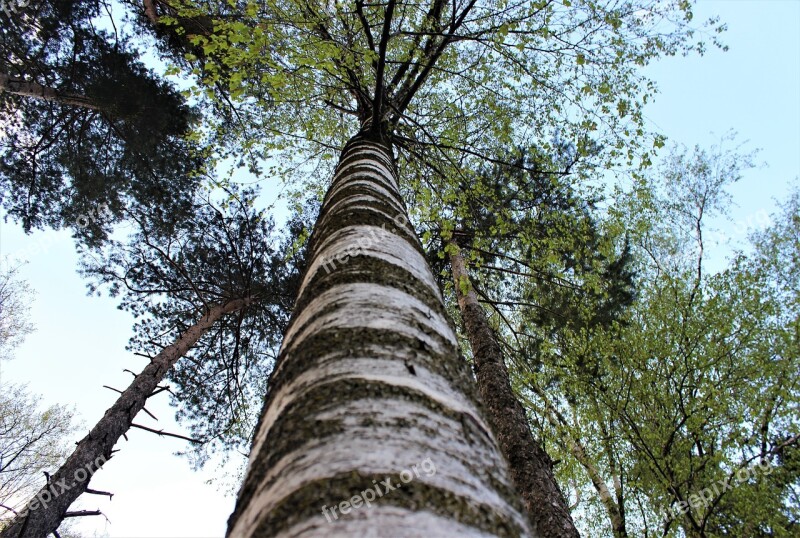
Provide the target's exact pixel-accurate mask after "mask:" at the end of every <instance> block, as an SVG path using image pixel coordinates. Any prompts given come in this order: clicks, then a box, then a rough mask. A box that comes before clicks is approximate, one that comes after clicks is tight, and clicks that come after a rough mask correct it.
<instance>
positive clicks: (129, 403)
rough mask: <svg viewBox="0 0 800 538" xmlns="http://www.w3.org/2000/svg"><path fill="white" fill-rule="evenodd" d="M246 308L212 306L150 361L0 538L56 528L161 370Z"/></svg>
mask: <svg viewBox="0 0 800 538" xmlns="http://www.w3.org/2000/svg"><path fill="white" fill-rule="evenodd" d="M246 304H247V299H239V300H234V301H230V302H228V303H225V304H223V305H217V306H214V307H212V308H211V309H210V310H209V312H208V313H207V314H206V315H205V316H203V317H202V318H201V319H200V321H198V322H197V323H196V324H195V325H193V326H192V327H190V328H189V329H187V330H186V332H184V333H183V334H182V335H181V336H180V338H179V339H178V340H177V341H176V342H175V343H174V344H172V345H170V346H168V347H166V348H164V349H163V350H162V351H161V353H159V354H158V355H156V356H155V357H153V359H152V361H151V362H150V364H148V365H147V366H145V368H144V369H143V370H142V372H141V373H140V374H139V375H137V376H136V378H135V379H134V380H133V382H132V383H131V384H130V386H129V387H128V388H127V389H125V391H123V392H122V394H120V396H119V398H117V401H116V402H114V405H112V406H111V407H110V408H109V409H108V410H107V411H106V413H105V415H103V418H101V419H100V421H99V422H98V423H97V424H96V425H95V427H94V428H92V430H91V431H90V432H89V435H87V436H86V437H84V438H83V439H82V440H81V441H80V442H79V443H78V444H77V446H76V447H75V451H74V452H73V453H72V454H71V455H70V457H69V458H67V461H66V462H64V464H63V465H62V466H61V468H60V469H58V471H56V473H55V474H53V475H52V476H51V477H50V479H49V483H48V484H47V485H46V486H45V487H43V488H42V489H41V490H40V491H39V492H38V493H37V494H36V495H35V496H34V498H32V499H31V500H30V501H29V502H28V503H27V504H26V505H25V509H24V510H23V511H22V512H20V513H19V515H17V516H16V517H15V518H14V520H13V521H12V522H11V523H10V524H9V525H8V526H7V527H5V528H4V529H3V530H2V531H0V538H23V537H25V538H44V537H46V536H47V535H49V534H51V533H53V531H55V530H56V529H58V526H59V525H60V524H61V521H62V520H63V519H64V517H65V516H66V515H67V513H68V512H67V510H68V508H69V506H70V505H71V504H72V503H73V502H74V501H75V499H77V498H78V497H79V496H80V495H81V494H82V493H84V492H85V491H86V490H87V488H88V486H89V481H90V480H91V477H92V475H93V474H94V473H95V472H96V471H97V470H98V469H99V468H100V467H102V465H103V464H104V463H105V462H106V461H108V460H109V459H110V458H111V451H112V449H113V447H114V444H115V443H116V442H117V440H119V438H120V437H121V436H122V434H124V433H125V432H126V431H128V429H129V428H130V427H131V423H132V422H133V419H134V417H135V416H136V414H137V413H138V412H139V411H141V410H142V408H143V407H144V405H145V402H146V401H147V398H148V397H149V396H150V395H151V394H152V393H153V391H154V390H155V389H156V387H157V386H158V384H159V383H160V382H161V381H162V379H163V378H164V375H165V374H166V373H167V371H169V369H170V368H172V366H173V365H174V364H175V363H176V362H177V361H178V359H180V358H181V357H182V356H184V355H185V354H186V352H187V351H189V349H191V347H192V346H193V345H194V344H195V343H197V340H198V339H200V337H201V336H203V334H205V332H206V331H207V330H208V329H209V328H211V327H212V326H213V325H214V323H215V322H216V321H217V320H219V319H220V318H221V317H222V316H224V315H226V314H229V313H231V312H235V311H237V310H239V309H241V308H243V307H244V306H246Z"/></svg>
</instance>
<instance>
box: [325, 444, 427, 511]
mask: <svg viewBox="0 0 800 538" xmlns="http://www.w3.org/2000/svg"><path fill="white" fill-rule="evenodd" d="M420 467H422V472H423V473H425V476H433V475H435V474H436V466H435V465H434V464H433V461H432V460H431V459H430V458H426V459H425V460H423V461H422V462H421V463H420V464H419V466H417V465H416V464H414V465H412V466H411V469H404V470H402V471H400V482H393V479H392V477H390V476H387V477H386V478H385V479H384V480H382V481H380V482H378V481H377V480H373V481H372V485H373V487H371V488H367V489H365V490H364V491H361V492H359V493H357V494H356V495H353V496H352V497H350V499H348V500H346V501H342V502H340V503H339V504H338V505H335V506H331V507H330V508H328V506H327V505H325V506H323V507H322V515H324V516H325V519H327V520H328V523H333V522H334V521H335V520H337V519H339V514H337V513H336V509H337V508H338V509H339V512H341V513H342V514H344V515H346V514H349V513H350V511H351V510H356V509H358V508H361V507H362V506H366V507H367V508H371V507H372V503H373V502H375V501H376V500H377V499H379V498H381V497H383V496H384V495H386V494H388V493H391V492H392V491H394V490H396V489H399V488H401V487H403V484H408V483H409V482H411V481H412V480H414V479H415V478H419V477H420Z"/></svg>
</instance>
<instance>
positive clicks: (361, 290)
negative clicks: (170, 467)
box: [228, 136, 530, 537]
mask: <svg viewBox="0 0 800 538" xmlns="http://www.w3.org/2000/svg"><path fill="white" fill-rule="evenodd" d="M309 249H310V250H309V255H310V258H309V259H310V262H309V267H308V269H307V271H306V274H305V276H304V279H303V282H302V285H301V287H300V292H299V295H298V298H297V302H296V304H295V308H294V311H293V315H292V319H291V322H290V325H289V328H288V330H287V332H286V335H285V337H284V341H283V344H282V347H281V352H280V355H279V359H278V362H277V365H276V367H275V370H274V372H273V373H272V377H271V379H270V384H269V391H268V394H267V398H266V401H265V404H264V410H263V412H262V416H261V419H260V421H259V425H258V427H257V429H256V434H255V437H254V440H253V447H252V450H251V453H250V463H249V467H248V471H247V475H246V478H245V481H244V484H243V486H242V489H241V490H240V492H239V498H238V501H237V506H236V510H235V511H234V513H233V514H232V515H231V518H230V520H229V523H228V536H231V537H250V536H259V537H261V536H282V537H293V536H376V535H378V534H381V535H387V536H397V537H403V536H408V537H411V536H415V537H418V536H431V537H434V536H437V537H438V536H529V535H530V530H529V524H528V521H527V519H526V517H525V516H524V513H523V512H522V510H521V507H520V506H519V503H518V496H517V495H516V492H515V491H514V489H513V485H512V484H511V482H510V480H509V479H508V474H507V473H508V471H507V468H506V464H505V462H504V460H503V458H502V456H501V455H500V453H499V451H498V449H497V445H496V441H495V439H494V438H493V436H492V434H491V433H490V429H489V426H488V424H487V423H486V421H485V419H484V417H483V416H482V414H481V412H480V411H479V410H478V406H477V404H476V396H477V395H476V394H475V393H474V383H473V382H472V379H471V376H470V374H469V370H468V368H467V367H466V366H465V364H464V363H463V362H462V361H460V360H459V359H458V355H457V344H456V338H455V334H454V331H453V329H452V327H451V325H450V323H449V321H448V317H447V314H446V311H445V308H444V302H443V300H442V297H441V294H440V292H439V289H438V286H437V285H436V281H435V279H434V277H433V274H432V273H431V270H430V268H429V267H428V265H427V263H426V262H425V258H424V257H423V252H422V248H421V245H420V243H419V240H418V238H417V236H416V234H415V232H414V230H413V228H412V227H411V225H410V224H409V222H408V219H407V213H406V210H405V206H404V205H403V202H402V199H401V197H400V194H399V190H398V185H397V176H396V173H395V168H394V163H393V158H392V154H391V150H389V149H387V147H386V146H385V145H383V144H381V143H379V142H376V141H373V140H369V139H367V137H361V136H357V137H355V138H354V139H352V140H351V141H350V142H349V143H348V144H347V146H346V147H345V149H344V151H343V153H342V156H341V159H340V162H339V166H338V167H337V172H336V174H335V176H334V178H333V182H332V185H331V187H330V189H329V191H328V193H327V195H326V199H325V202H324V203H323V207H322V210H321V212H320V216H319V218H318V220H317V224H316V226H315V229H314V233H313V235H312V239H311V243H310V245H309ZM420 469H421V470H422V472H420ZM387 482H388V484H387ZM382 484H383V487H382V486H381V485H382ZM386 486H396V487H394V489H390V488H389V487H386ZM365 501H368V502H365ZM376 533H377V534H376Z"/></svg>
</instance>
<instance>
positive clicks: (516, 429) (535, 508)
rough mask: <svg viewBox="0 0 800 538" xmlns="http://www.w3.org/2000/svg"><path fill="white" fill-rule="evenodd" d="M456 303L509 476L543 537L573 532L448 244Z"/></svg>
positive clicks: (546, 460)
mask: <svg viewBox="0 0 800 538" xmlns="http://www.w3.org/2000/svg"><path fill="white" fill-rule="evenodd" d="M448 251H449V253H450V266H451V268H452V272H453V280H454V282H455V288H456V296H457V298H458V306H459V310H460V311H461V319H462V321H463V323H464V331H465V333H466V335H467V339H468V340H469V343H470V347H471V348H472V358H473V361H474V370H475V376H476V378H477V382H478V390H479V391H480V393H481V397H482V399H483V402H484V404H485V405H486V408H487V410H488V415H489V422H490V423H491V425H492V429H493V431H494V433H495V435H496V436H497V440H498V441H499V444H500V450H501V451H502V453H503V455H504V456H505V458H506V460H508V463H509V466H510V470H511V479H512V480H513V481H514V485H515V486H516V487H517V490H519V492H520V494H521V495H522V499H523V501H524V504H525V508H526V509H527V511H528V515H529V516H530V518H531V520H532V521H533V523H534V527H535V529H536V531H537V532H538V533H539V534H540V535H541V536H542V537H543V538H568V537H573V538H577V537H578V536H579V535H578V530H577V529H576V528H575V524H574V523H573V522H572V517H571V516H570V513H569V508H568V507H567V502H566V499H565V498H564V495H563V494H562V492H561V489H559V487H558V484H557V483H556V480H555V477H554V476H553V462H552V460H551V459H550V456H548V455H547V452H545V451H544V449H543V448H542V446H541V445H540V444H539V442H538V441H537V440H536V439H534V437H533V433H532V432H531V429H530V424H529V423H528V418H527V416H526V415H525V409H524V408H523V407H522V404H521V403H520V402H519V400H518V399H517V397H516V396H515V394H514V391H513V389H512V388H511V382H510V380H509V376H508V370H507V369H506V365H505V362H504V360H503V353H502V350H501V349H500V344H499V343H498V342H497V338H496V336H495V334H494V332H493V331H492V328H491V327H490V326H489V322H488V320H487V318H486V313H485V312H484V311H483V307H482V306H481V305H480V303H479V302H478V297H477V296H476V294H475V290H474V289H472V285H471V283H470V280H469V274H468V273H467V269H466V266H465V264H464V258H463V256H462V255H461V252H460V250H459V248H458V246H457V245H456V244H455V243H454V242H451V243H450V244H449V246H448Z"/></svg>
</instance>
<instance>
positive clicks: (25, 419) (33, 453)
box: [0, 265, 75, 528]
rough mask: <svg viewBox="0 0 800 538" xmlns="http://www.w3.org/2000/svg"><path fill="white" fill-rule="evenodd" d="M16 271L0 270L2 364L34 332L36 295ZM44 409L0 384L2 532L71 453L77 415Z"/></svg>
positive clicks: (22, 390)
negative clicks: (30, 316)
mask: <svg viewBox="0 0 800 538" xmlns="http://www.w3.org/2000/svg"><path fill="white" fill-rule="evenodd" d="M18 271H19V267H18V266H9V265H4V266H3V267H2V270H0V360H6V359H10V358H11V352H12V350H13V349H14V348H15V347H17V346H18V345H19V344H21V343H22V341H23V339H24V338H25V336H26V335H28V334H30V333H31V332H33V330H34V328H33V326H32V325H31V323H30V322H29V321H28V311H29V309H30V302H31V300H32V298H33V292H32V290H31V289H30V288H29V287H28V285H27V284H26V283H25V282H24V281H22V280H19V278H18ZM40 404H41V398H39V397H37V396H33V395H31V394H29V393H28V392H27V391H26V389H25V387H22V386H18V385H13V384H11V383H8V382H6V381H4V382H2V383H0V528H2V527H3V526H4V524H5V522H7V521H8V520H9V518H11V517H13V515H14V514H15V513H16V511H17V510H19V509H20V508H21V506H20V504H21V503H22V501H24V499H26V498H28V497H29V496H31V495H32V494H33V493H34V492H35V491H36V490H38V489H39V487H40V485H41V484H42V483H43V482H44V481H45V476H46V474H45V473H46V472H47V471H49V470H52V469H53V468H54V467H55V466H57V465H59V464H60V463H61V461H62V460H63V459H64V458H66V456H67V454H68V453H69V445H68V441H67V440H68V438H69V437H71V436H72V434H73V433H74V431H75V427H74V426H73V412H72V411H71V410H70V409H68V408H67V407H65V406H60V405H53V406H50V407H48V408H47V409H45V410H44V411H40V409H39V408H40Z"/></svg>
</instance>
